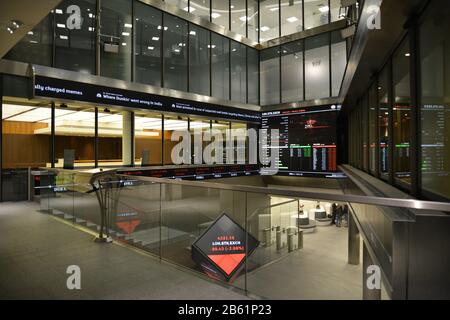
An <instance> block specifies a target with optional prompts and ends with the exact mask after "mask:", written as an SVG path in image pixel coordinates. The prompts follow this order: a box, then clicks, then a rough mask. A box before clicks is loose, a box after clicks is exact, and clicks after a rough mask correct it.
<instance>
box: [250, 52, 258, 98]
mask: <svg viewBox="0 0 450 320" xmlns="http://www.w3.org/2000/svg"><path fill="white" fill-rule="evenodd" d="M247 84H248V103H250V104H255V105H258V104H259V53H258V50H256V49H251V48H247Z"/></svg>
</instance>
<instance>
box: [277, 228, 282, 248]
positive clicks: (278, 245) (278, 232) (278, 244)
mask: <svg viewBox="0 0 450 320" xmlns="http://www.w3.org/2000/svg"><path fill="white" fill-rule="evenodd" d="M276 230H277V231H276V232H277V233H276V239H277V251H280V250H281V247H282V244H281V227H280V226H277V229H276Z"/></svg>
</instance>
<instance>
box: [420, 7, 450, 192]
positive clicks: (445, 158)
mask: <svg viewBox="0 0 450 320" xmlns="http://www.w3.org/2000/svg"><path fill="white" fill-rule="evenodd" d="M449 14H450V4H448V3H447V2H446V3H445V4H444V3H436V4H435V5H433V6H432V7H431V8H430V11H429V12H428V14H427V16H426V19H425V21H424V22H423V23H422V25H421V26H420V41H419V43H420V73H421V76H422V77H421V81H420V86H419V87H420V88H421V91H420V98H421V106H420V107H421V113H420V126H421V132H420V138H421V144H422V146H421V154H420V157H421V178H422V191H424V192H426V193H431V194H434V195H437V196H440V197H445V198H447V199H448V198H450V188H449V187H448V186H449V185H450V86H449V83H450V33H449V32H448V30H449V27H450V21H449V20H448V19H445V18H443V17H447V16H448V15H449Z"/></svg>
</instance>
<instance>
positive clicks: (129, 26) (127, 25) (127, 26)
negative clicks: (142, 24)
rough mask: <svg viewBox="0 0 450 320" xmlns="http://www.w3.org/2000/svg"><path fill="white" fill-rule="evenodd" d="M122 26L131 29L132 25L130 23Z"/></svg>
mask: <svg viewBox="0 0 450 320" xmlns="http://www.w3.org/2000/svg"><path fill="white" fill-rule="evenodd" d="M123 26H124V27H125V28H133V25H132V24H131V23H125V24H124V25H123Z"/></svg>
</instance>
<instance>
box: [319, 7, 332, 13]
mask: <svg viewBox="0 0 450 320" xmlns="http://www.w3.org/2000/svg"><path fill="white" fill-rule="evenodd" d="M319 11H320V12H322V13H325V12H328V11H330V7H329V6H321V7H319Z"/></svg>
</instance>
